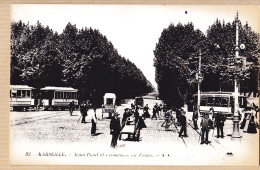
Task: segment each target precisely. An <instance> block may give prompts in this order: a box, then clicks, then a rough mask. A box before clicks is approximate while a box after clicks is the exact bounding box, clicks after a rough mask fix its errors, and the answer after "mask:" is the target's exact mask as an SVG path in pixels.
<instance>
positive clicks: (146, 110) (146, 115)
mask: <svg viewBox="0 0 260 170" xmlns="http://www.w3.org/2000/svg"><path fill="white" fill-rule="evenodd" d="M149 109H150V108H149V106H148V104H146V105H145V107H144V117H145V118H150V114H149Z"/></svg>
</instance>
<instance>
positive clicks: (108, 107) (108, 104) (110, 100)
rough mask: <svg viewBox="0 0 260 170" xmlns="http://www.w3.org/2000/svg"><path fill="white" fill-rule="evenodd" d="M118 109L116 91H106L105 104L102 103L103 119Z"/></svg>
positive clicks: (109, 116)
mask: <svg viewBox="0 0 260 170" xmlns="http://www.w3.org/2000/svg"><path fill="white" fill-rule="evenodd" d="M115 111H116V95H115V94H114V93H106V94H105V95H104V104H103V105H102V119H103V118H104V117H105V116H106V115H107V117H108V118H111V117H112V114H113V113H115Z"/></svg>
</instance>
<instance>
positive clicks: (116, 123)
mask: <svg viewBox="0 0 260 170" xmlns="http://www.w3.org/2000/svg"><path fill="white" fill-rule="evenodd" d="M68 107H69V112H70V116H72V114H73V110H74V108H75V105H74V102H71V103H70V104H69V106H68ZM149 110H150V108H149V106H148V104H146V105H145V107H143V114H140V108H139V107H138V106H135V105H133V104H131V108H126V109H125V110H124V113H123V117H122V121H121V122H120V118H119V114H118V113H117V112H115V113H113V117H112V118H111V121H110V134H111V135H112V140H111V147H113V148H115V147H116V146H117V140H118V138H120V133H121V131H122V129H123V128H124V127H125V126H126V125H127V122H128V120H129V119H130V117H133V118H134V122H135V124H136V126H137V134H138V135H140V130H141V129H142V128H145V127H146V124H145V122H144V119H146V118H150V117H151V116H150V113H149ZM169 111H172V110H171V109H170V110H169V109H168V108H167V106H166V104H164V105H162V104H160V105H158V103H156V104H155V105H154V107H153V114H152V117H151V119H152V120H153V119H156V120H157V118H158V117H160V115H162V114H161V112H163V113H164V115H165V118H166V119H171V117H172V114H171V113H172V112H169ZM80 112H81V117H82V120H81V123H86V116H88V115H89V117H90V119H91V124H92V127H91V135H92V136H95V134H96V124H97V116H96V108H94V107H92V105H91V103H89V102H83V103H82V104H81V106H80ZM167 113H169V115H168V114H167ZM175 113H176V115H175V117H174V119H175V118H176V120H177V123H176V124H175V126H176V128H177V126H180V131H179V135H178V136H179V137H188V134H187V119H186V116H185V115H186V112H185V111H184V110H183V109H182V108H180V109H176V111H175ZM167 115H168V116H167ZM256 115H257V114H256ZM199 116H200V113H199V111H198V109H197V108H196V106H195V107H194V108H193V115H192V122H193V127H192V126H191V127H192V128H193V129H194V130H196V131H197V130H198V129H199V127H198V120H199ZM210 117H211V118H210ZM256 117H257V116H256ZM225 121H226V117H225V115H224V114H222V113H221V112H214V108H210V110H209V112H205V113H202V118H201V121H200V133H199V132H198V133H199V134H200V139H201V140H200V144H204V143H205V144H209V143H210V141H209V132H210V130H211V129H212V130H214V129H215V128H216V129H217V134H216V138H224V124H225ZM174 123H175V121H174ZM188 124H189V125H190V123H188ZM245 127H247V128H246V129H247V131H246V132H248V133H257V131H256V124H255V121H254V115H253V114H249V113H246V114H245V115H244V119H243V121H242V122H241V127H240V128H241V129H245Z"/></svg>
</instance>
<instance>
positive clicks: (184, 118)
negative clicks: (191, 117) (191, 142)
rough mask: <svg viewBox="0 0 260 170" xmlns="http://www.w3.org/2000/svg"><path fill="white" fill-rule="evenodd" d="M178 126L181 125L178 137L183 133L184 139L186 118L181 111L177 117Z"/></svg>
mask: <svg viewBox="0 0 260 170" xmlns="http://www.w3.org/2000/svg"><path fill="white" fill-rule="evenodd" d="M179 121H180V125H181V130H180V132H179V137H181V136H182V133H183V132H184V135H183V136H184V137H188V136H187V126H186V116H185V111H184V110H183V109H181V115H180V117H179Z"/></svg>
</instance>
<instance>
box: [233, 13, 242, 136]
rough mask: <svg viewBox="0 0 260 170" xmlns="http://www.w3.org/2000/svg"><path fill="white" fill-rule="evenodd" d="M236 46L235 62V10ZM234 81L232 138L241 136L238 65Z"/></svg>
mask: <svg viewBox="0 0 260 170" xmlns="http://www.w3.org/2000/svg"><path fill="white" fill-rule="evenodd" d="M235 21H236V48H235V62H236V61H237V60H238V58H239V46H238V39H239V20H238V12H237V16H236V20H235ZM235 67H236V68H235V74H234V76H235V78H234V79H235V83H234V86H235V87H234V88H235V89H234V91H235V94H234V95H235V100H234V118H233V134H232V138H241V136H240V133H239V121H240V120H239V119H240V118H239V111H238V109H239V103H238V95H239V92H238V88H239V82H238V71H237V70H238V69H239V68H237V67H238V65H236V66H235Z"/></svg>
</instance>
